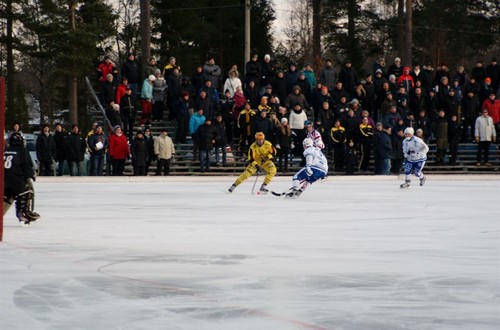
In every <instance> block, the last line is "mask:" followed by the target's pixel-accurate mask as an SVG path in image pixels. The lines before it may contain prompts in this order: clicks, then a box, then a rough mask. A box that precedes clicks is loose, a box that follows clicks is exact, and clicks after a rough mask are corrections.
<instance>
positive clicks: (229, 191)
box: [227, 183, 236, 194]
mask: <svg viewBox="0 0 500 330" xmlns="http://www.w3.org/2000/svg"><path fill="white" fill-rule="evenodd" d="M234 189H236V185H235V184H234V183H233V184H232V185H231V187H229V189H228V190H227V192H228V193H229V194H230V193H232V192H233V191H234Z"/></svg>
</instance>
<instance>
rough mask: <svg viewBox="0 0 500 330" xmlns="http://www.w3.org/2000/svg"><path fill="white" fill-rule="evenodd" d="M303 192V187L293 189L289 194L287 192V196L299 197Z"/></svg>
mask: <svg viewBox="0 0 500 330" xmlns="http://www.w3.org/2000/svg"><path fill="white" fill-rule="evenodd" d="M300 194H302V189H295V188H294V189H293V190H292V191H290V192H289V193H288V194H285V198H297V197H299V196H300Z"/></svg>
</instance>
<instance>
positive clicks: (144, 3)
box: [139, 0, 151, 77]
mask: <svg viewBox="0 0 500 330" xmlns="http://www.w3.org/2000/svg"><path fill="white" fill-rule="evenodd" d="M139 2H140V4H141V67H142V73H143V77H145V76H146V74H145V73H146V66H147V65H148V61H149V57H150V56H151V25H150V21H151V1H150V0H141V1H139Z"/></svg>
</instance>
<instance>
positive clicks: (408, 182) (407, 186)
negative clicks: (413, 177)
mask: <svg viewBox="0 0 500 330" xmlns="http://www.w3.org/2000/svg"><path fill="white" fill-rule="evenodd" d="M409 187H410V180H405V183H403V184H402V185H400V186H399V188H409Z"/></svg>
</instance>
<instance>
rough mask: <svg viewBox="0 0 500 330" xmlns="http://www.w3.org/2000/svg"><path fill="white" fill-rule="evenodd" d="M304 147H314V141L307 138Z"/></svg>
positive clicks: (303, 142)
mask: <svg viewBox="0 0 500 330" xmlns="http://www.w3.org/2000/svg"><path fill="white" fill-rule="evenodd" d="M302 145H303V146H304V149H306V148H309V147H312V146H313V145H314V141H313V140H312V139H311V138H305V139H304V141H302Z"/></svg>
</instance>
